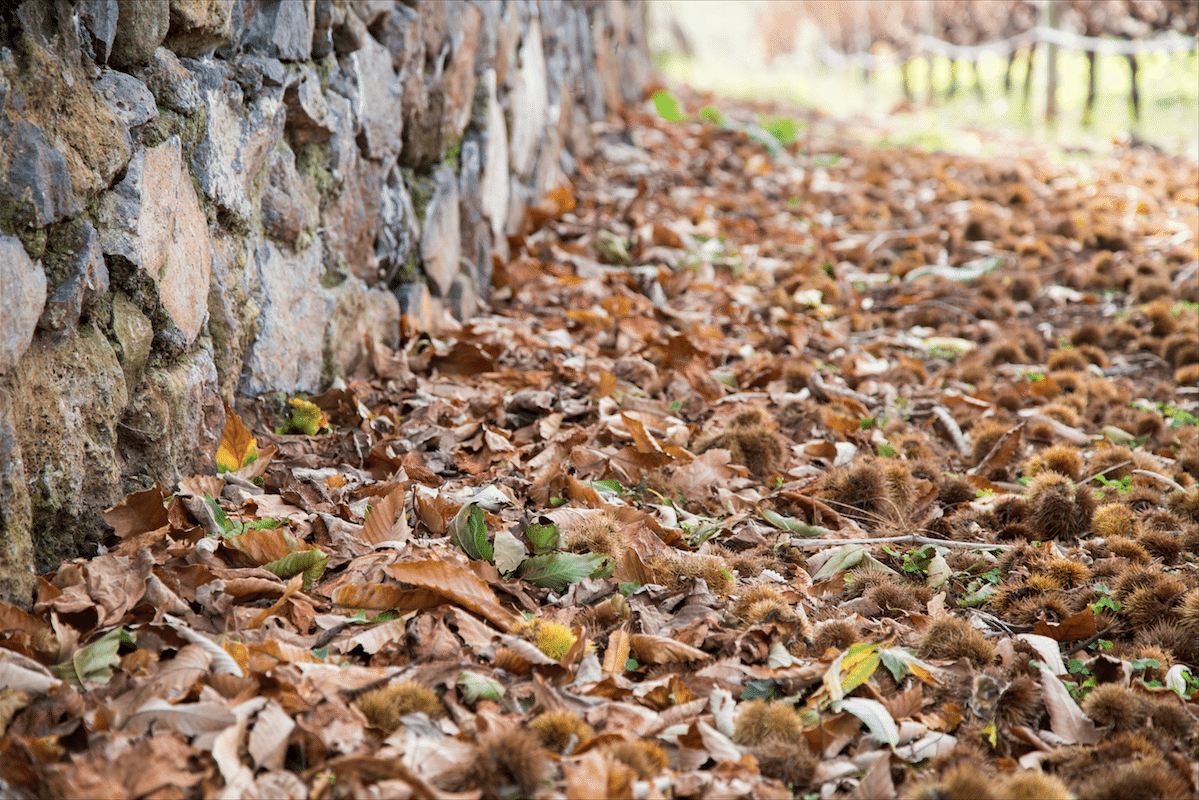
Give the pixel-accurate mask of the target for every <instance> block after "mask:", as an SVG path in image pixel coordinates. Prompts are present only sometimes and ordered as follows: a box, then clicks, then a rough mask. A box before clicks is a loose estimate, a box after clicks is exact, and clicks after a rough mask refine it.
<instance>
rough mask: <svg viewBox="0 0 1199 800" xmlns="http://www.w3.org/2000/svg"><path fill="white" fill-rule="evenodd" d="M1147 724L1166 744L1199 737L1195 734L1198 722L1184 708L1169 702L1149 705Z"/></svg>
mask: <svg viewBox="0 0 1199 800" xmlns="http://www.w3.org/2000/svg"><path fill="white" fill-rule="evenodd" d="M1149 722H1150V724H1151V725H1152V726H1153V730H1154V731H1156V732H1157V733H1159V734H1160V735H1161V738H1162V739H1163V740H1164V742H1166V743H1174V742H1186V741H1187V740H1190V739H1194V738H1195V737H1196V736H1197V735H1199V734H1197V733H1196V731H1199V720H1196V719H1195V717H1193V716H1191V713H1190V712H1189V711H1187V709H1186V708H1185V707H1184V706H1180V705H1179V704H1178V703H1176V702H1173V701H1170V700H1159V701H1156V702H1154V703H1152V704H1151V705H1150V708H1149Z"/></svg>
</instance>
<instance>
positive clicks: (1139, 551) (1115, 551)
mask: <svg viewBox="0 0 1199 800" xmlns="http://www.w3.org/2000/svg"><path fill="white" fill-rule="evenodd" d="M1103 545H1104V548H1105V549H1106V550H1107V551H1108V552H1109V553H1111V554H1112V555H1114V556H1118V557H1120V558H1126V559H1128V560H1129V561H1130V562H1131V563H1133V564H1148V563H1149V562H1150V561H1152V560H1153V557H1152V556H1150V555H1149V551H1148V550H1146V549H1145V548H1144V547H1142V546H1141V545H1139V544H1137V543H1136V542H1135V541H1133V540H1132V539H1129V538H1128V537H1127V536H1109V537H1107V538H1106V539H1104V540H1103Z"/></svg>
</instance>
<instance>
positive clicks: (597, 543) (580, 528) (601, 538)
mask: <svg viewBox="0 0 1199 800" xmlns="http://www.w3.org/2000/svg"><path fill="white" fill-rule="evenodd" d="M562 542H563V545H565V549H567V550H570V551H571V552H574V553H600V554H602V555H606V556H611V557H612V558H615V559H617V560H619V559H620V557H621V556H623V555H624V551H625V549H626V547H627V546H628V545H627V543H626V542H625V539H624V537H623V536H621V533H620V521H619V520H617V518H616V513H615V512H613V511H610V510H605V511H602V512H600V513H598V514H591V515H589V516H587V517H584V518H583V519H582V520H580V521H579V522H578V523H576V524H574V525H571V526H569V527H566V528H565V529H564V530H563V531H562Z"/></svg>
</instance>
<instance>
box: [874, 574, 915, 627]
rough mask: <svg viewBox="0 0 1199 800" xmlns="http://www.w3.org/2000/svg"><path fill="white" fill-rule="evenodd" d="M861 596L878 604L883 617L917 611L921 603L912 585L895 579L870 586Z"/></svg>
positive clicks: (896, 616)
mask: <svg viewBox="0 0 1199 800" xmlns="http://www.w3.org/2000/svg"><path fill="white" fill-rule="evenodd" d="M862 598H863V599H865V600H868V601H870V602H872V603H874V604H875V605H876V606H878V609H879V614H881V615H882V616H884V617H895V618H898V617H902V616H905V614H906V613H911V612H913V611H919V610H920V607H921V606H922V605H923V604H922V603H921V601H920V600H919V599H918V598H917V596H916V592H915V591H914V588H913V587H911V586H909V585H907V584H905V583H897V582H895V581H888V582H887V583H880V584H879V585H878V586H874V587H871V588H870V590H869V591H867V592H866V593H865V594H864V595H862Z"/></svg>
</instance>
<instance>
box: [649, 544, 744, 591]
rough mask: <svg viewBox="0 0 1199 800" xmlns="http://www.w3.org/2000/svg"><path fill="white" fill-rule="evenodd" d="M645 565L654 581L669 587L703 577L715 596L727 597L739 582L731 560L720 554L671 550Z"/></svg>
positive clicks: (677, 586) (673, 587)
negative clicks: (734, 574)
mask: <svg viewBox="0 0 1199 800" xmlns="http://www.w3.org/2000/svg"><path fill="white" fill-rule="evenodd" d="M646 566H648V567H649V568H650V570H651V571H652V572H653V573H654V580H655V581H657V582H658V583H661V584H662V585H664V586H666V587H667V588H669V589H681V588H682V587H683V585H684V583H685V582H686V581H687V580H688V579H693V578H703V580H704V583H706V584H708V588H709V589H711V590H712V591H713V592H714V593H715V594H716V595H718V596H720V597H728V596H729V593H730V592H732V591H733V588H734V586H735V585H736V581H734V580H733V573H732V571H731V570H730V568H729V563H728V562H727V561H725V560H724V559H723V558H721V557H720V556H717V555H710V554H706V553H685V552H682V551H670V550H668V551H666V552H664V553H662V554H661V555H657V556H654V557H652V558H651V559H649V561H648V563H647V564H646Z"/></svg>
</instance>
